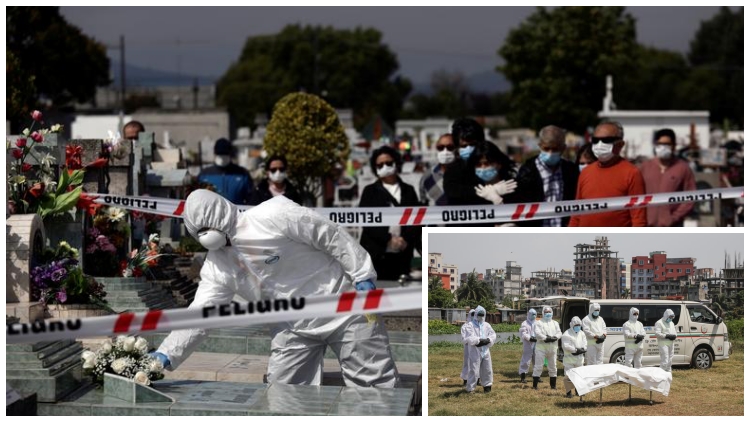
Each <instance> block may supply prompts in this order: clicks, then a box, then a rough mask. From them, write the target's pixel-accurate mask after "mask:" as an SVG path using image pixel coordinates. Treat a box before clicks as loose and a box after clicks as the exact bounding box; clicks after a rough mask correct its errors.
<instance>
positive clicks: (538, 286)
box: [530, 269, 573, 297]
mask: <svg viewBox="0 0 750 422" xmlns="http://www.w3.org/2000/svg"><path fill="white" fill-rule="evenodd" d="M530 280H532V282H533V284H534V289H533V291H532V292H533V293H532V296H533V297H548V296H569V295H570V294H571V291H572V289H573V271H571V270H560V271H554V270H550V269H547V270H542V271H532V272H531V279H530Z"/></svg>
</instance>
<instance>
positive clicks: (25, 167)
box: [21, 163, 32, 173]
mask: <svg viewBox="0 0 750 422" xmlns="http://www.w3.org/2000/svg"><path fill="white" fill-rule="evenodd" d="M31 168H32V166H31V164H29V163H23V165H22V166H21V172H23V173H26V172H27V171H31Z"/></svg>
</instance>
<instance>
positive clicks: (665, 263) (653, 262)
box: [631, 251, 697, 299]
mask: <svg viewBox="0 0 750 422" xmlns="http://www.w3.org/2000/svg"><path fill="white" fill-rule="evenodd" d="M631 261H632V263H631V277H632V278H631V285H632V286H633V290H632V292H631V297H632V298H633V299H641V298H644V299H657V298H667V297H671V296H680V295H682V294H683V293H684V290H683V287H684V286H687V285H690V283H691V282H692V280H693V276H694V275H695V262H696V261H697V259H696V258H667V253H666V252H665V251H655V252H651V253H649V255H648V256H634V257H633V258H632V260H631Z"/></svg>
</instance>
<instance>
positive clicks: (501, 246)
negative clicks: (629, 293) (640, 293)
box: [427, 233, 744, 278]
mask: <svg viewBox="0 0 750 422" xmlns="http://www.w3.org/2000/svg"><path fill="white" fill-rule="evenodd" d="M597 236H605V237H607V238H608V240H609V246H610V250H612V251H617V252H618V254H617V256H618V257H619V258H625V262H626V263H628V262H630V259H631V258H632V257H633V256H648V254H649V253H650V252H653V251H666V253H667V258H697V259H698V260H697V261H696V263H695V265H696V267H697V268H714V269H715V270H719V269H721V268H723V267H724V252H725V251H726V253H728V254H729V256H730V259H731V263H732V264H733V263H734V255H735V253H737V254H738V256H739V260H740V262H742V261H743V259H744V258H743V257H744V243H743V234H741V233H739V234H738V233H733V234H706V233H680V234H671V233H638V234H622V233H609V234H608V233H565V234H557V233H554V234H544V233H471V234H468V233H461V234H453V233H451V234H447V233H429V234H428V239H427V242H428V243H427V244H428V248H427V249H428V251H429V252H430V253H442V254H443V263H444V264H455V265H458V271H459V273H466V272H471V271H472V270H473V269H476V271H477V272H478V273H480V272H481V273H484V272H485V270H486V269H488V268H505V263H506V261H516V262H517V263H518V264H519V265H521V266H522V267H523V270H522V271H523V276H524V278H525V277H531V272H532V271H540V270H547V269H553V270H556V271H559V270H561V269H569V270H574V269H575V265H574V255H573V253H574V252H575V245H577V244H580V243H585V244H594V239H595V237H597Z"/></svg>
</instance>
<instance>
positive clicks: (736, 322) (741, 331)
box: [724, 319, 745, 342]
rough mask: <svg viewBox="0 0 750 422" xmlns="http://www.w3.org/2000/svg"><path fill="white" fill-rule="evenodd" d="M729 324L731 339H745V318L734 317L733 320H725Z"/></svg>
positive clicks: (732, 340) (733, 340) (734, 340)
mask: <svg viewBox="0 0 750 422" xmlns="http://www.w3.org/2000/svg"><path fill="white" fill-rule="evenodd" d="M724 323H725V324H726V325H727V331H728V332H729V341H731V342H736V341H744V335H745V320H744V319H733V320H731V321H724Z"/></svg>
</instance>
